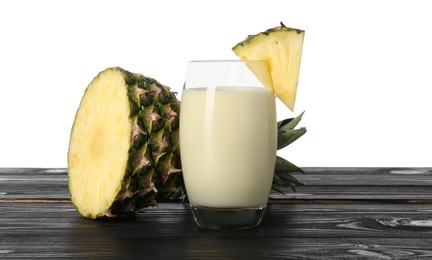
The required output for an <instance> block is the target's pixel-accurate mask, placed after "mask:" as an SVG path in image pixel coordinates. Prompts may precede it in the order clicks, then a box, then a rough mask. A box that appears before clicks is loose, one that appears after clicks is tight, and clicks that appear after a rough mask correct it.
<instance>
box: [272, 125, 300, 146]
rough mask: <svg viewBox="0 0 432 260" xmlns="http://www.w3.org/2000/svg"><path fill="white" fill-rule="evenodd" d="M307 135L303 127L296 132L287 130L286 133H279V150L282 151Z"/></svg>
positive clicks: (295, 130)
mask: <svg viewBox="0 0 432 260" xmlns="http://www.w3.org/2000/svg"><path fill="white" fill-rule="evenodd" d="M305 133H306V128H305V127H301V128H299V129H294V130H286V131H284V132H279V133H278V138H277V149H278V150H280V149H282V148H284V147H286V146H288V145H290V144H291V143H293V142H294V141H295V140H297V139H299V138H300V137H301V136H302V135H304V134H305Z"/></svg>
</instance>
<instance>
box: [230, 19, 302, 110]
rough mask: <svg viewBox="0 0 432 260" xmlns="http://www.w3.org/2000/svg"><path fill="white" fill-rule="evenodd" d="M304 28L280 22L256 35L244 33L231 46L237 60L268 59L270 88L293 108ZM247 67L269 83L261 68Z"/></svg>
mask: <svg viewBox="0 0 432 260" xmlns="http://www.w3.org/2000/svg"><path fill="white" fill-rule="evenodd" d="M303 39H304V31H303V30H299V29H293V28H288V27H286V26H285V25H284V24H283V23H281V25H280V26H278V27H275V28H272V29H269V30H267V31H265V32H261V33H258V34H256V35H250V36H248V37H247V38H246V39H245V40H244V41H242V42H240V43H238V44H237V45H235V46H234V47H233V48H232V49H233V51H234V52H235V53H236V54H237V56H238V57H239V58H240V59H241V60H265V61H267V63H268V66H269V69H270V73H271V79H272V81H273V91H274V93H275V94H276V96H277V97H278V98H279V99H280V100H281V101H282V102H283V103H284V104H285V105H287V106H288V108H289V109H290V110H291V111H294V104H295V98H296V93H297V83H298V77H299V72H300V61H301V55H302V49H303ZM250 69H251V70H252V71H253V72H254V73H255V75H256V76H257V77H258V79H260V80H261V82H262V83H263V84H264V85H265V86H266V87H270V88H271V87H272V85H270V83H269V80H268V75H266V72H265V71H266V70H263V69H261V68H252V67H250Z"/></svg>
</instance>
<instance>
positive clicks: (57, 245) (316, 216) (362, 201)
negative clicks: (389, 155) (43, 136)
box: [0, 168, 432, 259]
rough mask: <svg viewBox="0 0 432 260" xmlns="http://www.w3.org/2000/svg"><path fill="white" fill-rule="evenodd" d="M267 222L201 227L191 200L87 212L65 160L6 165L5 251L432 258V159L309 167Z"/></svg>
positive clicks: (275, 199)
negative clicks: (101, 216) (54, 165)
mask: <svg viewBox="0 0 432 260" xmlns="http://www.w3.org/2000/svg"><path fill="white" fill-rule="evenodd" d="M305 171H306V174H299V175H296V176H298V177H299V179H301V180H302V181H303V182H305V183H306V184H307V186H305V187H299V188H298V189H297V193H293V192H291V191H289V190H287V192H288V193H287V194H286V195H281V194H278V193H272V195H271V197H272V198H271V200H270V201H271V203H270V204H269V205H268V208H267V211H266V215H265V217H264V219H263V222H262V224H261V225H260V226H259V227H258V228H256V229H252V230H245V231H212V230H203V229H200V228H199V227H197V226H196V225H195V223H194V221H193V217H192V215H191V211H190V209H189V207H188V206H187V205H185V204H181V203H162V204H160V205H159V206H158V207H153V208H146V209H143V210H141V211H140V212H139V213H137V214H136V215H135V216H133V217H129V218H121V219H116V220H87V219H84V218H83V217H81V216H80V215H79V214H78V213H77V211H76V210H75V208H74V207H73V205H72V204H71V203H70V201H69V193H68V190H67V171H66V169H29V168H27V169H26V168H0V258H1V259H3V258H5V259H35V258H42V259H46V258H55V259H57V258H78V257H79V258H89V259H102V258H103V259H106V258H109V259H117V258H120V259H124V258H132V257H134V258H144V259H147V258H149V259H155V258H156V259H161V258H162V259H171V258H172V259H209V258H215V259H273V258H274V259H432V168H305Z"/></svg>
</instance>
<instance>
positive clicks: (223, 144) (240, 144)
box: [180, 87, 277, 208]
mask: <svg viewBox="0 0 432 260" xmlns="http://www.w3.org/2000/svg"><path fill="white" fill-rule="evenodd" d="M274 102H275V100H274V95H273V93H272V91H271V90H270V89H268V88H256V87H216V88H191V89H185V90H184V91H183V94H182V108H181V116H180V146H181V147H180V150H181V159H182V168H183V175H184V181H185V185H186V190H187V194H188V198H189V201H190V204H191V205H199V206H204V207H211V208H247V207H256V206H263V205H264V206H265V205H266V204H267V200H268V195H269V192H270V189H271V184H272V180H273V172H274V167H275V157H276V144H277V129H276V111H275V104H274Z"/></svg>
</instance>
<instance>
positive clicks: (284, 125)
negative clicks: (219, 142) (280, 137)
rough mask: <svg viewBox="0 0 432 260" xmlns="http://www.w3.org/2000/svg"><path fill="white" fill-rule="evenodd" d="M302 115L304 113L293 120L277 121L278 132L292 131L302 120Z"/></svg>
mask: <svg viewBox="0 0 432 260" xmlns="http://www.w3.org/2000/svg"><path fill="white" fill-rule="evenodd" d="M303 114H304V111H303V112H302V113H301V114H300V115H298V116H297V117H295V118H288V119H284V120H282V121H279V122H278V123H277V126H278V131H286V130H292V129H294V127H296V126H297V124H298V123H299V122H300V120H301V119H302V117H303Z"/></svg>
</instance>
